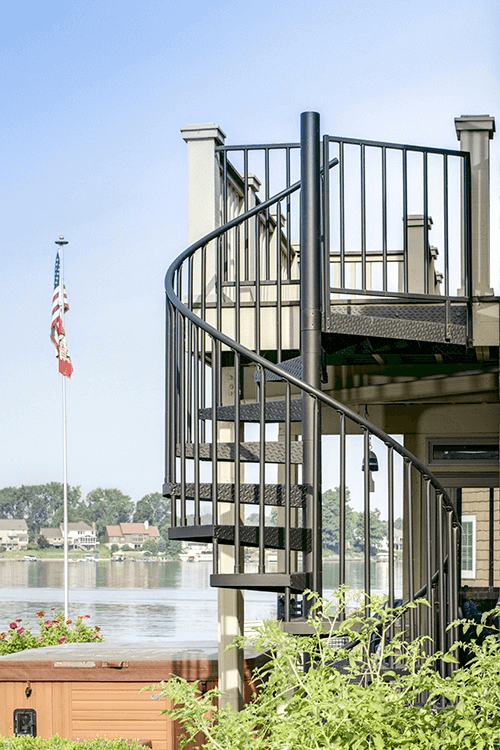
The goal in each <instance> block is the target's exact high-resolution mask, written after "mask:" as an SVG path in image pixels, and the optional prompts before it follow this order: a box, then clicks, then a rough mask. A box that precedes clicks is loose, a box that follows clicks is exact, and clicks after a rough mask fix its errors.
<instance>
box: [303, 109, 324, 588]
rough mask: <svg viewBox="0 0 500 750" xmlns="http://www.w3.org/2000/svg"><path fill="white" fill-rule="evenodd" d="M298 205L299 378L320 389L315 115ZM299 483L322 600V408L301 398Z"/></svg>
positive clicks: (306, 125) (309, 122)
mask: <svg viewBox="0 0 500 750" xmlns="http://www.w3.org/2000/svg"><path fill="white" fill-rule="evenodd" d="M300 138H301V140H300V143H301V205H300V349H301V356H302V376H303V378H304V380H305V381H306V382H307V383H309V384H310V385H312V386H314V387H315V388H317V389H318V390H320V389H321V379H320V362H321V267H322V263H321V226H320V224H321V212H320V201H321V193H320V137H319V114H318V113H317V112H303V113H302V115H301V136H300ZM302 399H303V417H302V441H303V444H304V447H303V450H304V457H303V466H302V481H303V483H304V484H305V485H307V486H308V488H310V489H308V491H307V499H306V526H307V527H308V528H311V529H312V551H311V552H310V553H308V554H307V555H306V560H305V562H306V565H305V569H306V571H308V572H310V573H312V577H311V588H312V589H313V590H314V591H315V592H317V593H318V594H319V595H320V596H321V595H322V544H321V531H322V524H321V439H320V437H321V408H320V405H319V404H318V403H317V402H316V400H315V399H314V398H312V397H311V396H309V395H307V394H303V396H302Z"/></svg>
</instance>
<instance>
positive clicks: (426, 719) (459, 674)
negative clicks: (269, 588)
mask: <svg viewBox="0 0 500 750" xmlns="http://www.w3.org/2000/svg"><path fill="white" fill-rule="evenodd" d="M345 597H346V594H345V591H341V592H340V593H339V594H338V596H337V598H336V599H335V600H334V602H332V603H327V602H325V601H321V602H320V601H317V602H316V604H315V605H314V606H313V608H312V613H311V616H310V618H309V622H310V624H311V626H312V635H310V636H304V637H299V636H292V635H289V634H287V633H284V632H282V631H281V630H280V626H279V624H278V623H275V622H267V623H265V624H264V625H263V626H262V627H261V628H260V630H259V631H258V633H257V635H256V636H255V637H254V638H253V639H252V642H251V645H252V647H253V648H255V649H256V650H258V651H265V652H266V653H267V654H268V661H267V662H266V664H265V665H264V666H263V667H262V668H261V669H259V670H257V673H256V674H255V675H254V679H255V681H256V683H257V686H258V690H257V693H256V695H255V697H254V700H252V701H251V702H250V703H248V704H247V705H246V706H245V707H244V708H243V710H242V711H240V712H236V711H234V710H232V709H231V708H230V707H228V706H225V707H223V708H220V707H219V706H218V698H219V696H220V692H219V691H218V690H217V689H215V690H210V691H208V692H207V693H205V694H201V692H200V690H199V687H198V685H197V684H194V685H191V684H189V683H187V682H186V681H185V680H183V679H181V678H179V677H175V676H173V677H172V678H171V680H170V681H169V682H168V683H162V685H161V695H162V697H167V698H168V699H169V700H170V701H171V702H172V704H173V705H174V708H173V709H169V710H167V711H166V712H165V713H168V714H170V715H171V716H172V717H173V718H174V719H177V720H179V721H180V722H181V724H182V727H183V730H184V735H183V737H182V738H181V740H180V745H179V747H181V748H185V747H187V746H188V745H189V742H192V741H193V740H194V739H195V738H196V737H197V736H198V737H199V736H200V735H201V736H202V737H203V738H204V741H205V743H206V744H205V745H204V747H206V748H207V750H215V749H217V750H238V749H241V750H243V749H245V750H246V749H247V748H248V747H249V746H251V747H252V750H285V749H286V750H313V749H314V750H319V748H321V750H423V749H424V748H425V749H426V750H430V749H433V750H434V749H435V750H437V749H438V748H439V750H452V748H453V750H457V748H461V749H462V748H467V749H468V750H486V749H488V750H490V749H491V750H493V748H499V747H500V646H499V642H498V634H496V635H495V634H491V635H488V636H487V637H486V638H485V639H484V642H483V643H482V644H480V645H479V643H478V642H477V641H474V640H472V641H471V643H470V644H469V645H468V646H464V647H463V648H465V649H467V650H468V651H469V654H470V656H471V662H470V664H469V665H468V666H467V667H462V668H459V667H458V665H456V666H457V668H456V669H455V670H454V672H453V674H452V676H451V677H448V678H443V677H441V676H440V673H439V669H438V668H437V667H438V666H439V662H455V663H456V662H457V659H456V657H455V652H456V647H457V644H455V647H454V649H453V651H452V652H450V653H448V654H436V655H434V656H432V657H430V656H428V655H427V653H426V648H425V647H426V639H425V638H419V639H416V640H415V641H413V642H411V643H410V642H408V641H406V640H405V634H404V632H401V631H400V632H398V630H397V627H398V623H399V622H401V616H402V615H403V613H404V611H405V609H406V608H415V607H423V606H425V602H414V603H411V604H409V605H407V607H397V608H395V609H394V610H389V609H388V608H387V607H385V606H383V603H382V602H381V601H380V600H372V601H371V602H370V616H368V617H365V613H364V612H360V611H359V610H357V611H354V612H352V613H351V614H348V613H347V611H346V605H347V602H346V598H345ZM324 618H327V619H328V621H329V623H330V628H329V632H327V633H325V630H324ZM455 625H456V623H455ZM464 627H465V628H467V627H473V626H472V625H471V624H465V625H464ZM474 627H476V626H474ZM477 627H478V628H479V629H481V628H484V625H483V624H482V625H479V626H477ZM476 632H477V631H476ZM339 644H341V645H340V646H339ZM237 645H238V646H239V647H243V646H244V645H245V641H244V639H241V638H240V639H237ZM247 645H248V643H247ZM305 662H306V663H307V666H306V664H305ZM155 690H157V688H155ZM443 706H445V707H444V708H443ZM196 746H198V744H196Z"/></svg>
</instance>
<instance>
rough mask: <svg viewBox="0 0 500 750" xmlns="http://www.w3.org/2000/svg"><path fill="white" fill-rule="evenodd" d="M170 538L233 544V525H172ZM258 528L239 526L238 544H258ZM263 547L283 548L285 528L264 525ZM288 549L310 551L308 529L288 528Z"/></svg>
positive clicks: (250, 545) (245, 545) (309, 532)
mask: <svg viewBox="0 0 500 750" xmlns="http://www.w3.org/2000/svg"><path fill="white" fill-rule="evenodd" d="M168 534H169V538H170V539H182V541H188V542H205V543H209V542H213V541H214V540H216V541H218V542H220V543H221V544H234V537H235V527H234V526H229V525H218V524H217V525H213V526H212V525H206V526H205V525H204V526H174V527H172V528H171V529H169V532H168ZM259 537H260V529H259V527H258V526H240V544H241V545H242V546H243V547H258V546H259ZM264 547H265V548H266V549H278V550H280V549H281V550H282V549H285V529H284V528H283V527H282V526H266V528H265V529H264ZM290 549H292V550H295V551H297V552H310V551H311V531H310V529H297V528H292V529H290Z"/></svg>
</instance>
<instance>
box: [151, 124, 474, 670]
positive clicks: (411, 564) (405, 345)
mask: <svg viewBox="0 0 500 750" xmlns="http://www.w3.org/2000/svg"><path fill="white" fill-rule="evenodd" d="M215 165H216V184H217V191H218V192H217V196H216V197H217V206H218V208H219V211H220V226H218V227H217V228H216V229H214V230H213V231H212V232H210V233H209V234H207V235H206V236H204V237H202V238H201V239H200V240H199V241H197V242H195V243H194V244H192V245H191V246H190V247H189V248H188V249H187V250H186V251H185V252H184V253H182V255H180V257H179V258H177V260H176V261H175V262H174V263H173V264H172V266H171V267H170V269H169V271H168V272H167V276H166V293H167V350H166V368H167V384H166V400H167V409H166V415H167V419H166V480H165V485H164V492H163V494H164V496H165V497H166V498H168V499H169V500H170V502H171V507H172V528H171V530H170V538H171V539H178V540H186V541H190V542H212V543H213V548H214V556H213V560H214V562H213V573H212V575H211V579H210V582H211V585H212V586H216V587H219V588H229V589H246V590H262V591H271V592H276V593H277V594H278V596H279V597H280V605H281V606H280V618H281V619H282V620H283V627H284V628H286V629H288V630H289V631H290V632H307V625H306V616H307V608H308V600H307V598H306V597H303V594H304V591H306V590H312V591H316V592H319V593H320V594H321V592H322V588H323V583H322V508H321V503H322V492H323V491H324V489H326V488H325V487H323V486H322V477H323V476H325V475H326V474H329V475H331V474H332V472H333V474H332V475H334V476H335V486H337V487H338V498H339V507H338V558H339V564H338V580H337V581H336V585H338V586H342V585H344V584H345V583H346V560H347V558H348V557H349V554H350V550H349V545H348V543H347V539H346V517H347V504H348V500H349V492H351V495H352V493H353V488H354V487H355V488H357V489H356V495H357V498H356V499H357V501H358V503H359V505H360V506H362V508H363V514H364V515H363V518H364V526H363V536H364V545H363V546H364V551H363V591H364V592H365V593H366V594H367V595H368V596H369V595H370V594H371V593H372V592H373V590H374V583H373V566H372V561H371V552H372V551H373V550H372V545H371V543H370V537H371V534H372V527H371V512H372V510H373V502H374V501H373V498H374V493H373V480H374V470H375V469H376V468H377V467H376V464H380V471H379V475H377V485H378V486H377V498H378V499H377V507H379V508H382V510H381V517H382V518H384V519H387V529H388V535H387V549H386V556H387V558H388V566H387V568H388V574H387V582H386V588H385V591H386V595H387V600H388V603H389V605H394V602H395V600H396V599H398V598H400V597H402V598H403V599H405V600H407V601H410V600H413V599H415V598H417V597H423V598H425V599H426V600H427V601H428V603H429V607H427V608H424V610H423V611H422V610H420V609H410V610H409V611H408V612H407V613H406V614H405V618H406V620H405V622H404V623H403V626H404V627H405V628H406V629H407V632H408V634H409V637H410V638H413V637H415V636H416V635H420V634H426V635H429V636H430V637H431V640H430V641H429V644H432V645H429V649H445V648H447V646H449V645H450V644H451V642H452V639H453V637H454V633H453V631H450V630H448V629H447V628H448V625H449V624H450V623H451V622H453V621H454V619H455V618H456V616H457V612H458V590H459V549H460V525H459V519H458V517H457V512H456V509H455V507H454V504H453V502H452V500H451V499H450V497H449V496H448V495H447V493H446V491H445V489H444V487H443V486H442V485H441V483H440V482H439V481H438V479H437V478H436V477H435V476H433V474H432V473H431V471H430V470H429V468H428V467H427V466H426V465H424V464H423V463H422V462H421V461H420V460H419V459H418V458H417V457H415V456H414V455H412V454H411V453H410V452H409V451H408V450H407V449H406V448H405V447H404V446H403V445H402V444H401V443H400V442H399V440H397V439H396V438H395V437H393V436H391V435H389V434H386V433H385V432H384V431H383V430H382V429H380V428H379V427H378V426H377V425H376V424H373V423H371V422H370V420H369V418H368V416H367V414H366V409H364V410H363V409H361V408H358V409H356V408H350V407H349V406H347V405H346V404H344V403H341V400H337V399H336V398H335V397H334V395H335V391H341V392H342V393H344V392H345V390H346V388H347V387H348V385H349V378H351V379H352V378H355V377H357V374H356V373H357V372H361V371H362V368H363V367H365V370H366V368H368V370H369V367H370V365H377V364H378V365H380V364H381V363H382V364H387V365H390V363H391V358H392V359H394V357H396V356H397V358H398V361H399V362H403V363H405V364H406V365H408V366H410V365H412V366H419V365H422V364H425V363H426V362H428V361H429V360H432V361H433V362H434V363H436V362H438V363H439V362H441V363H443V364H446V363H450V362H453V361H454V359H455V358H456V357H457V356H458V357H460V358H467V356H468V352H469V344H470V338H471V292H470V288H469V284H470V236H469V235H470V226H469V213H470V207H469V201H470V198H469V184H470V175H469V169H470V167H469V160H468V154H467V153H464V152H460V151H451V150H442V149H441V150H440V149H430V148H422V147H414V146H408V145H400V144H393V143H379V142H373V141H360V140H354V139H341V138H338V137H333V136H328V135H327V136H324V137H323V138H322V139H320V135H319V116H318V115H316V114H315V113H311V112H308V113H304V114H303V115H302V119H301V141H300V143H285V144H269V145H250V146H225V145H219V146H217V148H216V149H215ZM256 174H258V175H259V177H260V179H259V178H258V177H256ZM261 180H262V181H261ZM431 217H432V218H431ZM432 221H434V226H435V227H436V226H439V234H440V240H441V241H440V245H441V246H440V248H439V252H440V255H439V258H438V251H437V250H436V248H434V247H432V246H431V244H430V238H429V229H430V226H431V224H432ZM460 269H461V270H460ZM456 274H458V277H456ZM457 289H458V291H457ZM356 368H358V369H356ZM358 377H361V376H358ZM353 445H354V451H355V453H356V467H354V466H353V465H352V464H353V461H352V451H353V448H352V446H353ZM375 446H376V455H375ZM355 471H358V472H359V474H358V476H357V478H356V479H354V478H353V476H354V472H355ZM379 476H380V478H379ZM382 496H383V499H382V500H381V499H380V498H381V497H382ZM399 515H401V516H402V518H403V528H402V541H403V549H402V551H401V549H400V546H401V545H400V544H399V543H398V540H397V539H396V535H395V521H396V517H397V516H399ZM401 558H402V569H403V574H402V580H399V579H398V575H397V571H398V565H401V562H400V560H401ZM443 668H444V669H447V668H448V667H447V666H446V665H444V667H443Z"/></svg>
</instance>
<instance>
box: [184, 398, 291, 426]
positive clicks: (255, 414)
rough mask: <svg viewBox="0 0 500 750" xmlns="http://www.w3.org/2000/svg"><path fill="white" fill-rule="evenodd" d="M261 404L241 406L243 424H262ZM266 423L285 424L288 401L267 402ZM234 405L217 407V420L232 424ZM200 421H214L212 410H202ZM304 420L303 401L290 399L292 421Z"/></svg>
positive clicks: (199, 413) (200, 411)
mask: <svg viewBox="0 0 500 750" xmlns="http://www.w3.org/2000/svg"><path fill="white" fill-rule="evenodd" d="M260 407H261V405H260V403H258V402H256V403H249V404H240V421H241V422H260ZM264 408H265V417H264V421H265V422H284V421H285V419H286V401H266V403H265V407H264ZM235 412H236V409H235V406H234V404H231V405H228V406H218V407H217V419H218V420H221V421H227V422H232V421H233V420H234V417H235ZM198 415H199V417H200V419H207V420H210V419H212V409H211V408H206V409H200V410H199V412H198ZM301 419H302V399H301V398H292V399H290V420H291V421H292V422H300V421H301Z"/></svg>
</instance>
